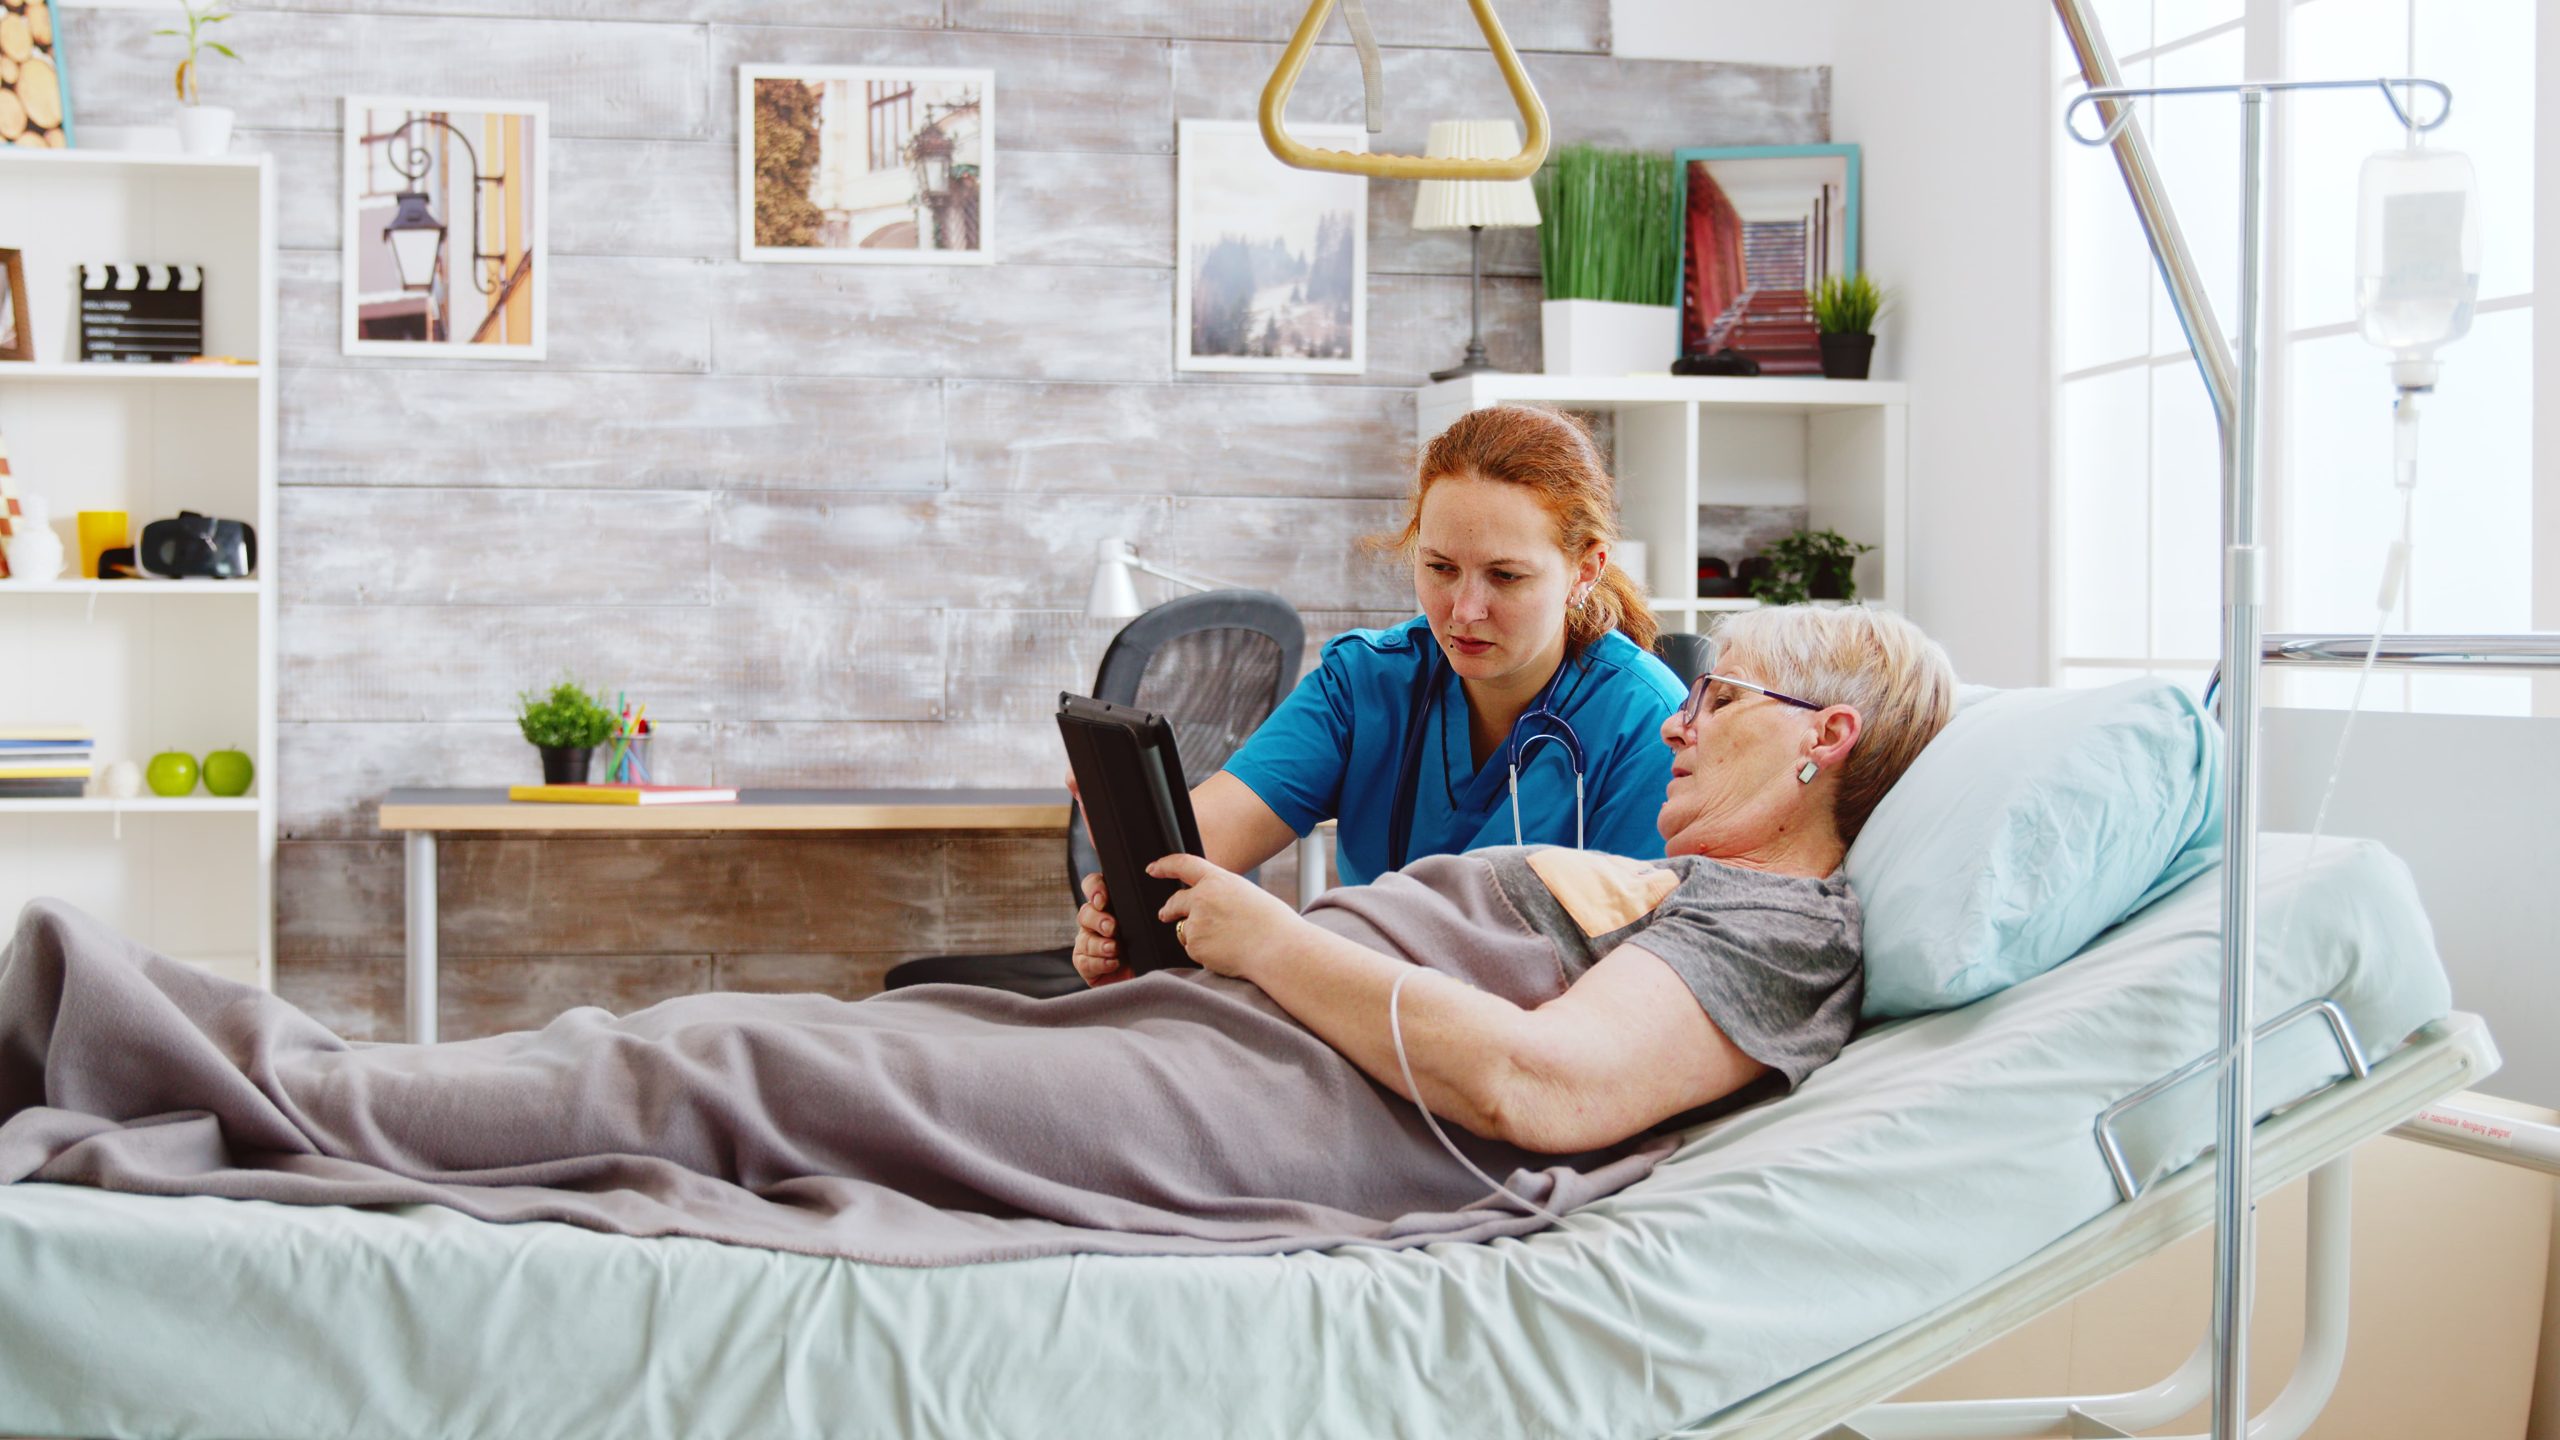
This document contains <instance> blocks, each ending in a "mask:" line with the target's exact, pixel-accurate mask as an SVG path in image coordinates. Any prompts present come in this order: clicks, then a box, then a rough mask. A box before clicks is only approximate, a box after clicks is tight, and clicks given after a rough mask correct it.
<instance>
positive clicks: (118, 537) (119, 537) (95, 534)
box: [80, 510, 133, 580]
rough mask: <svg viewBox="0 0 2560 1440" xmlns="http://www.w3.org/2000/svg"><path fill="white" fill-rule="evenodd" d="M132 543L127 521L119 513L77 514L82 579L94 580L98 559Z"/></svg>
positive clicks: (97, 511)
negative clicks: (109, 551) (102, 554)
mask: <svg viewBox="0 0 2560 1440" xmlns="http://www.w3.org/2000/svg"><path fill="white" fill-rule="evenodd" d="M132 543H133V524H132V519H131V517H129V516H127V515H126V514H125V512H123V511H122V510H83V511H81V512H80V574H81V577H82V578H83V579H88V580H95V579H97V578H98V556H99V555H100V554H101V553H103V552H105V551H108V550H115V549H120V548H122V547H124V546H127V545H130V544H132Z"/></svg>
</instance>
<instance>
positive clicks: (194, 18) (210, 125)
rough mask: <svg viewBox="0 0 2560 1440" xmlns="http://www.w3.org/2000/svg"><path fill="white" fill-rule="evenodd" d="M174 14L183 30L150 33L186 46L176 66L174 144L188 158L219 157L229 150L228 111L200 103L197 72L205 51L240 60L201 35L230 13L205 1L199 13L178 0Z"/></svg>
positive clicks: (189, 2)
mask: <svg viewBox="0 0 2560 1440" xmlns="http://www.w3.org/2000/svg"><path fill="white" fill-rule="evenodd" d="M178 10H179V13H181V14H183V15H185V16H186V17H187V28H186V29H184V30H155V31H153V32H151V33H153V34H155V35H171V36H175V37H177V38H178V39H180V40H184V41H186V42H187V58H186V59H184V60H181V61H179V62H178V79H177V85H178V142H179V143H180V144H182V145H184V146H185V147H186V151H187V153H188V154H190V155H219V154H221V153H222V152H223V151H225V150H228V149H230V148H231V110H230V107H228V106H224V105H207V104H205V103H204V91H203V89H202V87H201V86H200V85H199V84H198V81H199V79H200V76H199V74H198V69H199V62H200V61H201V60H202V59H203V56H204V52H205V51H207V50H210V51H212V52H213V53H215V54H216V55H221V56H225V57H227V58H229V59H233V60H237V59H239V58H240V57H239V55H238V54H237V53H235V52H234V51H233V50H232V48H231V47H230V46H228V45H225V44H223V43H222V42H221V41H219V40H208V39H206V38H205V34H204V30H205V27H206V26H208V25H219V24H221V23H222V22H223V21H225V20H228V19H230V18H231V12H230V11H228V10H221V9H217V8H215V0H206V3H205V6H204V8H203V9H201V10H199V9H197V8H196V4H195V0H179V3H178Z"/></svg>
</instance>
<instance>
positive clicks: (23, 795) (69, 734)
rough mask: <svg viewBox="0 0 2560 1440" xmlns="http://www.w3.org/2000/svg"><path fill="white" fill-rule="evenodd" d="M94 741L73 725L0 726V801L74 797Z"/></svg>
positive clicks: (83, 782)
mask: <svg viewBox="0 0 2560 1440" xmlns="http://www.w3.org/2000/svg"><path fill="white" fill-rule="evenodd" d="M96 746H97V740H96V738H95V737H93V736H92V735H90V733H89V732H88V731H86V730H82V729H79V728H77V727H75V726H68V725H57V726H42V725H38V726H24V725H21V726H8V725H0V800H76V799H78V798H79V797H80V794H81V792H82V791H84V790H86V789H87V788H88V785H89V766H90V760H91V754H90V752H91V751H92V750H94V749H95V748H96Z"/></svg>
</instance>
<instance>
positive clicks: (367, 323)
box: [339, 96, 551, 360]
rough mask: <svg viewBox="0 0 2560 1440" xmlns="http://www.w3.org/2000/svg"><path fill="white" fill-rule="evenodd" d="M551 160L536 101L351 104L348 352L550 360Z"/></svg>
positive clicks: (546, 126) (353, 100) (546, 127)
mask: <svg viewBox="0 0 2560 1440" xmlns="http://www.w3.org/2000/svg"><path fill="white" fill-rule="evenodd" d="M550 151H551V135H550V110H549V107H548V106H546V105H544V104H543V103H542V102H541V101H538V100H403V99H381V98H374V97H367V96H349V97H348V98H347V110H346V143H345V167H346V173H345V177H344V186H345V192H346V193H345V232H346V239H345V253H344V255H343V256H342V257H341V269H340V277H339V286H340V301H339V306H340V309H341V311H342V312H343V314H342V317H341V319H342V322H343V327H342V338H341V341H340V348H341V349H342V350H344V351H345V353H347V354H349V355H398V356H404V357H411V358H420V357H427V358H433V357H442V358H445V359H453V360H539V359H541V358H542V354H543V347H544V343H545V327H546V324H547V320H546V313H547V312H548V310H549V309H550V306H549V304H548V301H547V295H548V276H549V274H550V268H551V245H550V238H549V237H550V225H551V193H550V185H549V184H548V183H547V180H546V175H547V171H548V166H549V164H550V158H551V156H550Z"/></svg>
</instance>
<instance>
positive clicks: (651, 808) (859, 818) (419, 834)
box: [377, 786, 1067, 1045]
mask: <svg viewBox="0 0 2560 1440" xmlns="http://www.w3.org/2000/svg"><path fill="white" fill-rule="evenodd" d="M377 823H379V824H380V826H381V828H382V829H383V830H384V831H385V832H390V833H397V834H399V835H401V836H402V837H403V841H404V845H405V848H406V851H407V857H406V858H407V869H408V887H407V890H408V897H407V922H408V963H409V983H408V1023H409V1039H410V1040H411V1041H412V1042H414V1043H417V1044H421V1045H431V1044H433V1043H435V1038H436V836H437V835H439V834H441V833H445V832H449V831H510V832H516V833H523V832H527V831H531V832H537V833H548V834H590V835H591V834H610V835H635V834H658V835H667V834H683V835H704V834H714V833H718V832H722V831H732V830H752V831H776V830H815V831H846V830H1052V831H1057V832H1059V833H1060V834H1061V835H1062V836H1063V834H1064V833H1065V831H1066V828H1067V792H1066V791H1065V790H1063V789H1060V790H741V791H739V792H738V798H737V800H736V801H735V802H734V803H730V804H720V805H542V804H518V803H516V802H514V801H511V800H509V799H507V792H506V790H505V788H504V787H502V786H501V787H493V788H490V789H485V790H394V791H392V792H391V793H390V794H389V795H387V796H385V797H383V801H382V805H381V809H380V812H379V817H378V822H377Z"/></svg>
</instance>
